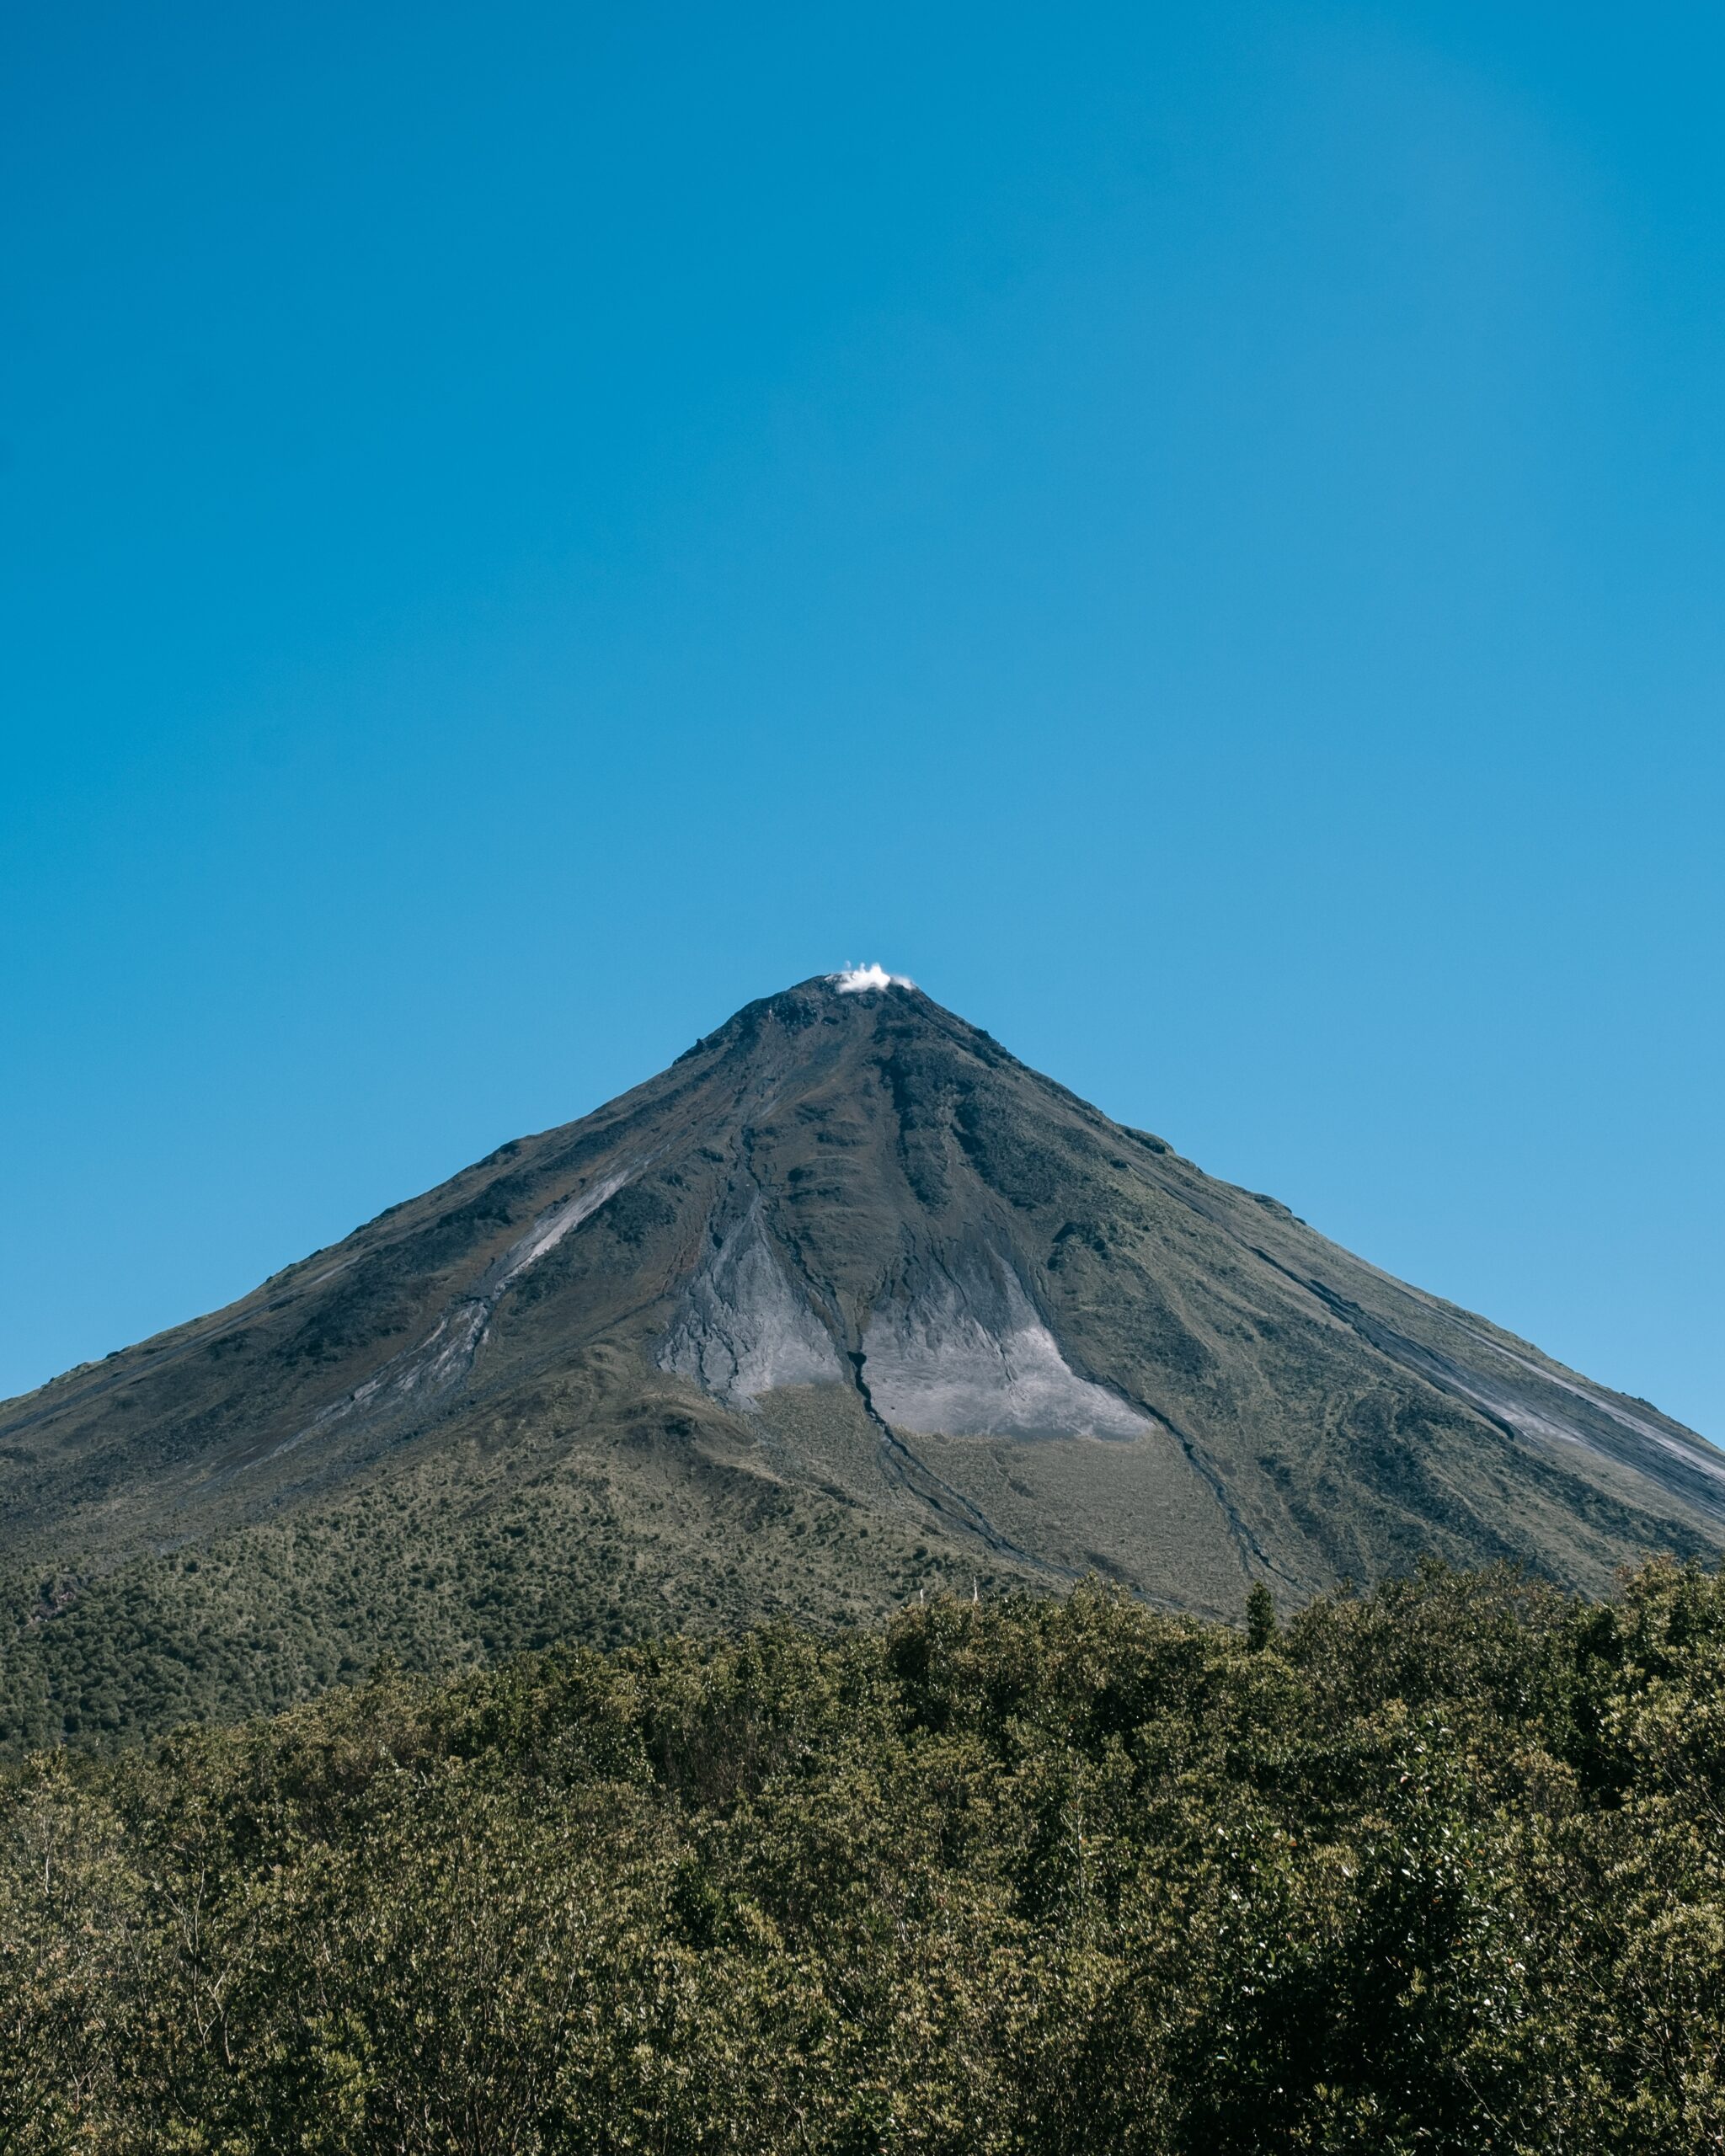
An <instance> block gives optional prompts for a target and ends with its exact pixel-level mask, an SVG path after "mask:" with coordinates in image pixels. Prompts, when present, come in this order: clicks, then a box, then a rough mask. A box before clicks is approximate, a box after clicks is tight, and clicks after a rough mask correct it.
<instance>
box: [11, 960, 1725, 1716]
mask: <svg viewBox="0 0 1725 2156" xmlns="http://www.w3.org/2000/svg"><path fill="white" fill-rule="evenodd" d="M860 978H861V979H863V981H864V982H865V983H866V984H867V985H860V986H852V985H850V981H849V979H848V977H846V979H843V980H841V979H840V978H839V977H832V978H824V979H814V980H810V981H806V982H804V983H803V984H802V985H799V986H798V987H795V988H793V989H789V990H786V991H785V992H783V993H782V994H781V995H774V996H771V997H768V998H766V999H765V1000H763V1001H760V1002H756V1003H752V1004H750V1005H749V1006H747V1007H746V1008H745V1009H744V1010H742V1011H739V1012H738V1013H737V1014H736V1016H735V1017H733V1018H732V1019H731V1020H729V1022H728V1023H726V1024H725V1025H724V1026H723V1027H720V1028H719V1030H718V1032H716V1033H712V1034H710V1035H709V1036H708V1037H707V1038H704V1039H702V1040H701V1041H699V1042H697V1043H696V1045H695V1046H694V1047H693V1048H692V1049H690V1050H689V1051H688V1052H687V1053H686V1054H685V1055H683V1056H681V1057H680V1058H679V1059H678V1060H677V1062H676V1064H674V1065H672V1066H671V1068H670V1070H667V1071H665V1072H664V1073H663V1074H661V1075H660V1076H659V1077H657V1078H654V1079H652V1080H650V1081H649V1082H648V1083H647V1084H645V1085H644V1086H638V1088H636V1089H635V1090H634V1091H632V1092H629V1093H627V1094H625V1095H624V1096H622V1098H621V1099H619V1100H617V1101H614V1102H611V1103H610V1104H609V1105H608V1106H606V1107H602V1108H601V1109H599V1110H598V1111H596V1112H595V1113H594V1114H592V1115H590V1116H588V1117H586V1118H584V1119H583V1120H582V1121H580V1122H579V1123H571V1124H569V1125H566V1126H564V1127H563V1128H561V1129H556V1130H552V1131H547V1132H545V1133H543V1134H540V1135H538V1136H537V1137H532V1138H526V1139H519V1140H516V1141H515V1142H513V1143H511V1144H510V1145H505V1146H503V1147H501V1148H500V1149H499V1150H498V1151H497V1152H495V1153H494V1154H492V1155H489V1157H488V1158H487V1159H485V1160H483V1161H480V1162H478V1164H477V1165H476V1166H473V1167H471V1168H468V1169H467V1170H465V1171H463V1172H462V1173H461V1174H460V1175H457V1177H454V1178H453V1179H452V1180H451V1182H448V1183H446V1184H445V1185H443V1186H442V1187H440V1188H439V1189H437V1190H435V1191H432V1192H430V1193H427V1194H426V1195H425V1196H424V1197H422V1198H416V1199H414V1200H412V1201H410V1202H409V1203H406V1204H403V1205H399V1206H397V1207H394V1208H393V1209H391V1210H390V1211H388V1212H387V1213H385V1214H382V1215H381V1216H380V1217H379V1218H378V1219H376V1220H374V1221H372V1222H371V1223H370V1224H369V1225H367V1226H366V1227H364V1228H361V1229H360V1230H358V1231H357V1232H356V1233H355V1234H354V1235H351V1236H350V1237H349V1238H348V1239H347V1241H345V1242H344V1243H342V1244H340V1245H339V1246H336V1247H335V1248H334V1249H331V1250H327V1251H319V1252H318V1253H317V1254H316V1255H315V1256H314V1257H310V1258H307V1259H306V1260H305V1261H303V1262H302V1263H300V1264H297V1265H295V1266H292V1267H289V1268H288V1269H287V1270H286V1271H285V1272H283V1273H279V1274H277V1275H276V1276H275V1278H272V1279H270V1280H269V1281H267V1282H265V1283H264V1285H263V1286H262V1287H260V1288H259V1289H257V1290H256V1291H255V1292H254V1294H251V1295H248V1296H247V1297H246V1298H245V1299H243V1300H242V1301H240V1302H238V1303H236V1304H234V1305H232V1306H231V1307H230V1308H228V1309H227V1310H222V1311H220V1312H217V1313H216V1315H213V1316H210V1317H206V1318H201V1319H199V1320H197V1321H194V1322H192V1323H190V1324H188V1325H185V1326H181V1327H179V1328H178V1329H177V1330H175V1331H171V1332H168V1333H165V1334H163V1335H161V1336H160V1337H158V1338H156V1339H153V1340H151V1341H147V1342H144V1343H143V1344H142V1345H141V1346H139V1347H136V1348H130V1349H127V1350H126V1351H124V1352H122V1353H118V1354H115V1355H113V1356H110V1357H109V1358H108V1359H107V1360H106V1361H105V1362H103V1363H100V1364H94V1365H89V1366H86V1367H84V1368H83V1369H78V1370H75V1371H72V1372H70V1373H68V1374H67V1375H66V1376H65V1377H62V1378H60V1379H58V1380H55V1381H54V1382H53V1383H52V1384H51V1385H47V1386H45V1387H44V1388H43V1389H42V1390H40V1391H39V1392H36V1393H34V1394H31V1395H29V1396H26V1397H24V1398H23V1399H20V1400H17V1401H12V1402H9V1403H8V1404H7V1405H6V1406H3V1407H0V1493H3V1498H4V1504H3V1508H0V1522H3V1524H0V1566H3V1567H4V1571H3V1575H0V1584H3V1592H4V1595H5V1598H6V1604H7V1608H6V1610H5V1612H4V1618H5V1621H6V1622H7V1623H8V1631H9V1638H10V1644H9V1646H8V1652H7V1655H6V1657H5V1660H4V1663H3V1673H0V1745H3V1746H6V1747H9V1748H14V1749H15V1748H19V1747H20V1746H23V1745H26V1744H30V1743H37V1742H44V1741H53V1740H58V1739H60V1738H62V1737H64V1738H67V1739H70V1740H71V1741H72V1742H80V1743H94V1744H100V1743H103V1742H109V1741H112V1740H114V1739H115V1738H116V1737H125V1736H126V1735H129V1734H134V1733H136V1732H142V1731H147V1730H150V1729H152V1728H157V1727H160V1726H164V1725H166V1724H168V1723H170V1722H173V1721H179V1720H183V1719H185V1718H187V1717H188V1716H193V1715H200V1714H232V1713H238V1712H247V1711H253V1710H259V1709H264V1708H272V1707H276V1706H280V1705H284V1704H286V1702H288V1701H289V1700H293V1699H295V1698H297V1697H301V1696H304V1695H306V1694H310V1693H312V1692H314V1691H316V1690H318V1689H321V1688H322V1687H323V1685H325V1684H328V1683H330V1682H332V1681H336V1680H339V1679H344V1678H351V1677H354V1676H357V1675H360V1674H363V1673H366V1672H368V1671H370V1670H371V1669H372V1668H376V1667H377V1665H378V1664H379V1662H381V1661H382V1660H385V1659H393V1660H394V1661H396V1662H402V1663H405V1664H407V1665H409V1666H412V1667H419V1668H441V1667H444V1666H448V1665H459V1664H462V1663H467V1662H477V1661H482V1660H484V1659H488V1658H491V1657H495V1656H496V1655H498V1654H499V1653H502V1652H508V1651H510V1650H512V1649H515V1648H519V1647H524V1646H542V1645H544V1644H547V1642H549V1641H554V1640H558V1639H566V1638H579V1639H586V1640H590V1641H595V1642H596V1643H601V1644H602V1643H607V1642H608V1643H612V1644H614V1643H616V1642H617V1641H621V1640H623V1639H626V1638H629V1637H634V1636H644V1635H646V1634H649V1633H654V1632H664V1631H666V1630H672V1629H676V1628H680V1627H681V1628H691V1627H692V1628H695V1629H703V1628H704V1629H709V1630H710V1629H713V1628H715V1627H718V1626H724V1625H735V1624H740V1623H744V1622H747V1621H750V1620H755V1619H758V1618H763V1617H768V1618H770V1617H774V1616H784V1615H794V1616H798V1617H800V1618H804V1619H806V1620H811V1621H814V1622H815V1623H817V1624H830V1623H836V1622H841V1621H847V1620H857V1619H861V1618H868V1617H872V1616H873V1615H875V1614H879V1613H880V1612H882V1611H884V1610H886V1609H890V1608H892V1607H893V1606H895V1605H897V1604H902V1603H903V1602H904V1601H905V1599H906V1598H910V1597H913V1596H914V1595H915V1594H916V1592H917V1591H918V1590H919V1589H927V1588H929V1587H932V1586H940V1585H942V1584H944V1585H946V1586H948V1587H956V1588H959V1589H960V1591H962V1592H964V1593H969V1592H971V1591H972V1582H975V1586H976V1591H979V1592H980V1591H981V1589H982V1588H985V1587H993V1586H997V1585H1005V1584H1008V1583H1011V1584H1015V1585H1018V1586H1026V1585H1043V1586H1046V1587H1048V1588H1059V1587H1060V1586H1062V1585H1064V1584H1066V1583H1070V1582H1072V1581H1074V1580H1076V1579H1078V1578H1080V1577H1084V1576H1086V1575H1088V1574H1092V1573H1099V1574H1102V1575H1104V1576H1106V1577H1108V1578H1109V1579H1110V1580H1112V1581H1114V1582H1116V1583H1118V1584H1119V1585H1120V1586H1123V1587H1124V1588H1128V1589H1129V1590H1130V1591H1131V1592H1132V1593H1135V1594H1136V1595H1138V1596H1140V1597H1142V1598H1146V1600H1148V1601H1150V1602H1151V1603H1153V1604H1158V1605H1161V1606H1163V1607H1166V1608H1169V1609H1183V1610H1189V1611H1192V1612H1194V1613H1197V1614H1207V1615H1222V1616H1230V1617H1232V1616H1237V1614H1238V1613H1239V1611H1240V1610H1241V1609H1242V1606H1243V1604H1244V1601H1245V1598H1246V1596H1247V1592H1248V1590H1249V1589H1250V1588H1252V1586H1253V1585H1254V1584H1256V1583H1262V1584H1263V1585H1264V1586H1266V1587H1267V1588H1268V1589H1269V1591H1270V1592H1271V1593H1272V1594H1273V1595H1274V1598H1275V1599H1276V1601H1277V1602H1278V1603H1279V1604H1281V1605H1282V1606H1283V1607H1284V1608H1292V1607H1295V1606H1297V1605H1299V1604H1302V1603H1304V1602H1305V1601H1306V1600H1307V1599H1308V1598H1310V1597H1311V1595H1313V1594H1314V1593H1317V1592H1318V1591H1320V1590H1322V1589H1323V1588H1327V1587H1328V1586H1331V1585H1332V1584H1333V1583H1335V1582H1337V1581H1338V1580H1341V1579H1343V1578H1353V1579H1355V1580H1358V1581H1362V1582H1365V1581H1370V1580H1373V1579H1376V1578H1381V1577H1386V1576H1391V1575H1395V1574H1399V1573H1402V1572H1407V1571H1409V1570H1410V1569H1412V1568H1413V1566H1414V1565H1415V1563H1416V1562H1417V1561H1418V1559H1419V1558H1421V1557H1422V1556H1429V1555H1435V1556H1440V1557H1442V1558H1445V1559H1446V1560H1448V1561H1451V1562H1453V1563H1455V1564H1460V1565H1467V1566H1475V1565H1479V1564H1485V1563H1492V1562H1495V1561H1514V1562H1516V1563H1519V1564H1520V1565H1522V1566H1525V1567H1527V1568H1528V1569H1529V1570H1530V1571H1531V1572H1534V1573H1535V1574H1538V1575H1541V1576H1544V1577H1549V1578H1551V1579H1552V1580H1554V1581H1557V1582H1562V1583H1563V1584H1565V1585H1567V1586H1571V1587H1577V1588H1583V1589H1584V1590H1589V1591H1598V1590H1599V1589H1601V1588H1605V1586H1607V1585H1608V1584H1609V1582H1610V1579H1611V1577H1612V1575H1613V1573H1614V1571H1615V1570H1616V1567H1617V1566H1620V1565H1621V1564H1623V1563H1624V1562H1626V1561H1632V1560H1634V1559H1636V1558H1638V1557H1640V1556H1644V1555H1646V1554H1648V1553H1650V1552H1656V1551H1670V1552H1674V1553H1675V1554H1677V1555H1678V1556H1685V1557H1694V1556H1712V1555H1714V1554H1717V1551H1718V1550H1720V1548H1721V1547H1722V1545H1725V1456H1722V1455H1721V1454H1718V1453H1717V1452H1716V1451H1715V1450H1714V1449H1713V1448H1712V1446H1711V1445H1709V1444H1706V1442H1704V1441H1703V1440H1702V1439H1701V1438H1698V1437H1697V1436H1696V1434H1695V1433H1693V1432H1691V1431H1689V1430H1687V1429H1685V1428H1683V1427H1682V1426H1681V1425H1680V1424H1678V1423H1676V1422H1673V1421H1671V1420H1670V1419H1669V1417H1666V1416H1664V1415H1662V1414H1660V1413H1659V1412H1658V1411H1657V1410H1656V1409H1654V1408H1653V1407H1651V1406H1648V1404H1647V1403H1646V1402H1645V1401H1638V1400H1632V1399H1628V1398H1626V1397H1624V1396H1620V1395H1618V1394H1616V1393H1614V1392H1611V1391H1610V1390H1607V1389H1605V1387H1603V1386H1600V1385H1594V1384H1592V1383H1590V1382H1589V1381H1588V1380H1586V1379H1584V1378H1583V1377H1580V1376H1578V1374H1576V1373H1574V1372H1573V1371H1571V1370H1568V1369H1564V1368H1563V1367H1562V1366H1561V1365H1559V1364H1556V1363H1554V1362H1552V1361H1551V1360H1550V1359H1549V1358H1546V1357H1545V1356H1543V1355H1541V1353H1539V1352H1538V1351H1537V1350H1536V1349H1535V1348H1531V1347H1530V1346H1529V1345H1528V1344H1527V1343H1526V1342H1523V1341H1520V1340H1518V1339H1516V1338H1514V1337H1512V1336H1510V1335H1509V1334H1507V1333H1505V1332H1503V1331H1499V1330H1498V1328H1497V1327H1495V1326H1492V1325H1490V1324H1488V1323H1487V1322H1486V1321H1484V1320H1482V1319H1480V1318H1477V1317H1475V1316H1472V1315H1469V1314H1468V1313H1467V1312H1466V1311H1463V1310H1458V1309H1456V1308H1455V1307H1454V1306H1452V1305H1449V1304H1447V1303H1444V1302H1441V1301H1439V1300H1438V1299H1435V1298H1434V1297H1432V1296H1429V1295H1426V1294H1421V1293H1420V1292H1419V1291H1418V1290H1417V1289H1412V1288H1409V1287H1407V1286H1404V1285H1403V1284H1402V1283H1399V1282H1397V1281H1396V1280H1393V1279H1391V1278H1389V1277H1388V1276H1387V1275H1386V1274H1384V1273H1381V1272H1379V1271H1377V1270H1376V1269H1375V1268H1374V1267H1370V1266H1369V1265H1366V1264H1365V1263H1363V1262H1360V1261H1359V1260H1358V1259H1356V1258H1354V1257H1350V1256H1349V1255H1348V1253H1347V1252H1346V1251H1343V1250H1340V1249H1338V1247H1337V1246H1335V1245H1333V1244H1332V1243H1330V1242H1327V1241H1325V1240H1324V1239H1323V1238H1322V1236H1321V1235H1316V1234H1315V1233H1314V1232H1313V1231H1312V1230H1311V1229H1309V1228H1308V1227H1306V1225H1304V1224H1303V1223H1302V1222H1300V1221H1299V1220H1297V1219H1295V1218H1294V1216H1293V1215H1292V1214H1290V1213H1289V1212H1288V1210H1287V1209H1285V1208H1284V1206H1282V1205H1279V1204H1278V1203H1276V1202H1275V1201H1274V1200H1273V1199H1271V1198H1263V1197H1260V1196H1257V1195H1255V1194H1253V1193H1247V1192H1245V1191H1242V1190H1239V1189H1236V1188H1234V1187H1231V1185H1228V1184H1226V1183H1222V1182H1217V1181H1215V1180H1214V1179H1212V1178H1211V1177H1208V1176H1205V1175H1204V1174H1203V1173H1202V1172H1201V1171H1199V1170H1198V1169H1197V1168H1195V1167H1194V1166H1192V1165H1191V1164H1190V1163H1189V1162H1188V1161H1183V1160H1182V1159H1181V1158H1180V1157H1179V1156H1178V1155H1177V1154H1175V1153H1174V1152H1172V1150H1170V1149H1169V1147H1168V1146H1167V1145H1166V1144H1164V1143H1163V1141H1162V1139H1158V1138H1154V1137H1151V1136H1150V1135H1148V1134H1146V1133H1144V1132H1141V1131H1136V1130H1132V1129H1126V1128H1124V1127H1123V1126H1122V1125H1120V1124H1118V1123H1113V1122H1111V1121H1110V1120H1109V1119H1108V1118H1107V1117H1106V1116H1104V1115H1103V1114H1102V1113H1099V1112H1098V1111H1097V1109H1095V1108H1093V1107H1090V1106H1088V1105H1087V1103H1086V1102H1083V1101H1081V1100H1079V1099H1078V1098H1077V1097H1075V1096H1074V1095H1073V1094H1071V1093H1070V1092H1068V1091H1065V1089H1064V1088H1062V1087H1061V1086H1058V1085H1056V1084H1055V1083H1054V1082H1052V1081H1049V1080H1048V1079H1046V1078H1044V1077H1042V1076H1040V1075H1038V1074H1037V1073H1036V1072H1034V1071H1033V1070H1028V1069H1027V1068H1026V1067H1025V1065H1023V1064H1021V1063H1019V1062H1017V1061H1016V1060H1015V1059H1014V1058H1013V1057H1012V1056H1011V1055H1010V1054H1007V1052H1006V1051H1005V1050H1004V1049H1001V1047H1000V1046H999V1045H998V1044H997V1043H996V1042H995V1041H993V1040H992V1039H991V1038H990V1037H989V1036H988V1035H987V1034H986V1033H981V1032H979V1031H978V1030H977V1029H976V1028H975V1027H971V1026H969V1025H968V1024H966V1023H965V1022H964V1021H963V1020H962V1019H960V1018H958V1017H955V1016H954V1015H953V1013H951V1012H950V1011H945V1010H943V1009H942V1008H941V1007H940V1006H938V1005H937V1004H936V1003H934V1002H933V1001H931V1000H930V999H929V998H928V997H927V996H926V995H922V994H921V993H920V992H919V991H918V990H915V989H913V988H911V987H910V986H908V985H903V984H900V983H896V982H885V983H884V985H876V984H878V983H879V982H880V981H881V980H882V977H880V976H879V975H870V976H863V977H860Z"/></svg>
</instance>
